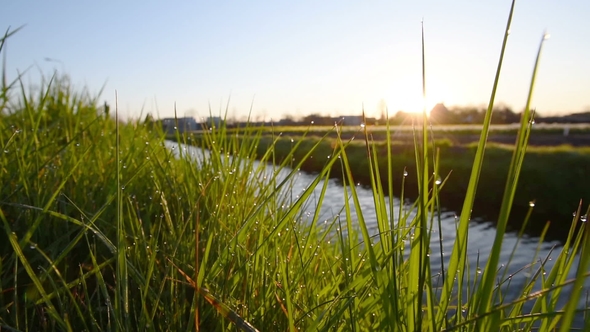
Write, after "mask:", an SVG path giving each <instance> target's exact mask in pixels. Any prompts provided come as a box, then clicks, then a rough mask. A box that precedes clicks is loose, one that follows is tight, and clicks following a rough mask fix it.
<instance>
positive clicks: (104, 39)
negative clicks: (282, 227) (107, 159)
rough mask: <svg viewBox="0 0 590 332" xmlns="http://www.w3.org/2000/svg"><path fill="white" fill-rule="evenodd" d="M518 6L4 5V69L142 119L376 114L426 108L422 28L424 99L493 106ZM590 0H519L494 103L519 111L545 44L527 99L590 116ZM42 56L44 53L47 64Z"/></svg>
mask: <svg viewBox="0 0 590 332" xmlns="http://www.w3.org/2000/svg"><path fill="white" fill-rule="evenodd" d="M510 4H511V1H510V0H493V1H492V0H489V1H485V2H484V1H472V0H471V1H467V0H461V1H434V0H432V1H426V0H420V1H377V0H376V1H347V0H346V1H207V2H204V1H188V0H178V1H160V0H158V1H156V0H144V1H114V0H102V1H92V2H90V1H79V0H76V1H74V0H69V1H25V0H8V1H3V3H2V6H1V8H0V23H1V24H0V28H2V29H3V30H5V29H6V28H8V27H9V26H10V27H12V28H17V27H19V26H22V25H25V27H24V28H23V29H22V30H21V31H20V32H18V33H17V34H16V35H14V36H13V37H12V38H11V39H10V40H9V41H8V45H7V49H6V51H7V70H8V74H9V75H10V77H15V76H16V74H17V70H20V71H23V70H26V69H27V68H30V67H31V66H32V67H31V69H29V72H28V73H29V74H28V76H27V77H26V83H27V84H30V83H35V82H37V78H36V77H37V76H36V75H38V74H39V72H40V71H41V72H43V73H45V74H46V75H51V74H52V72H53V71H54V70H58V71H60V72H65V73H67V74H68V75H69V76H70V77H71V79H72V81H73V83H74V84H75V85H76V86H79V87H84V86H86V87H88V89H89V90H90V91H91V92H93V93H94V92H96V93H98V91H99V90H100V88H101V87H102V86H103V85H104V86H105V89H104V92H103V93H102V95H101V100H106V101H108V102H110V103H113V101H114V95H115V90H116V91H117V92H118V95H119V109H120V110H121V112H123V114H126V115H127V116H131V117H136V116H138V115H140V111H141V109H142V108H143V114H145V113H147V112H152V113H154V114H155V115H156V114H159V116H160V117H166V116H171V115H173V110H174V103H175V102H176V104H177V111H178V114H179V115H181V116H182V115H187V116H195V117H202V116H207V115H208V114H209V105H210V107H211V109H212V112H213V113H214V114H218V113H219V110H220V109H225V105H226V103H227V101H228V98H229V97H230V96H231V100H230V101H229V115H230V116H236V117H238V118H240V117H243V116H245V115H246V114H247V113H248V112H249V110H250V105H251V104H253V107H252V111H253V114H254V115H255V116H257V117H259V118H262V117H264V118H265V119H266V120H268V119H271V118H272V119H275V120H276V119H279V118H281V117H283V116H284V115H286V114H290V115H293V116H301V115H305V114H310V113H320V114H324V115H333V116H336V115H348V114H359V113H360V111H361V109H362V107H363V105H364V107H365V110H366V111H367V112H368V113H369V115H378V114H379V105H381V104H382V101H385V103H386V104H387V106H388V108H389V110H390V113H392V114H393V113H395V112H396V111H398V110H406V111H417V110H420V107H421V93H422V91H421V89H422V88H421V48H420V25H421V23H420V22H421V21H422V19H424V22H425V23H424V24H425V35H426V52H427V54H426V57H427V58H426V66H427V73H426V75H427V83H426V84H427V94H428V102H429V103H431V104H432V103H436V102H444V103H445V104H446V105H447V106H452V105H485V104H486V103H487V102H488V100H489V95H490V91H491V87H492V83H493V78H494V73H495V70H496V65H497V59H498V56H499V53H500V47H501V42H502V37H503V29H504V27H505V25H506V19H507V16H508V12H509V9H510ZM589 18H590V1H588V0H568V1H556V0H552V1H549V0H521V1H517V3H516V10H515V17H514V21H513V25H512V29H511V35H510V38H509V41H508V43H509V44H508V48H507V55H506V58H505V64H504V67H503V74H502V78H501V81H500V88H499V91H498V95H497V99H496V102H503V103H505V104H507V105H508V106H511V107H513V109H515V110H517V111H520V110H521V109H522V108H523V107H524V105H525V101H526V94H527V90H528V84H529V81H530V76H531V73H532V68H533V64H534V59H535V55H536V51H537V48H538V44H539V42H540V40H541V37H542V35H543V32H544V31H545V30H547V32H548V33H550V34H551V39H550V40H549V41H548V42H547V43H546V45H545V49H544V53H543V55H542V59H541V67H540V71H539V75H538V84H537V87H536V90H535V95H534V98H533V106H534V107H536V108H537V110H538V111H539V113H541V114H545V115H549V114H565V113H572V112H582V111H587V110H590V19H589ZM48 59H49V60H50V61H48Z"/></svg>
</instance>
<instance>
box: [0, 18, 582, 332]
mask: <svg viewBox="0 0 590 332" xmlns="http://www.w3.org/2000/svg"><path fill="white" fill-rule="evenodd" d="M508 29H509V26H508V27H507V30H508ZM506 35H507V34H506ZM498 72H499V69H498ZM496 83H497V80H496ZM2 91H3V92H2V99H1V101H2V104H1V105H2V112H1V113H0V114H1V115H0V116H1V117H2V118H1V121H0V130H1V135H0V144H1V145H2V148H3V153H2V154H1V157H0V161H1V163H2V165H3V168H2V173H1V174H0V177H1V183H2V189H1V190H2V192H1V196H0V197H2V198H1V201H0V219H1V222H2V223H1V228H2V232H0V258H1V264H0V287H1V289H0V310H1V311H0V312H2V313H3V314H2V315H1V316H0V326H1V327H2V328H6V329H14V330H29V331H37V330H75V331H78V330H92V331H100V330H150V331H162V330H171V331H179V330H203V331H210V330H217V331H224V330H235V329H236V328H238V329H241V330H246V331H252V330H255V328H258V329H260V330H292V331H293V330H297V329H301V330H312V331H313V330H320V331H333V330H343V331H348V330H392V331H398V330H399V331H420V330H424V331H441V330H486V331H495V330H506V331H512V330H518V329H523V330H531V329H539V330H543V331H546V330H551V329H554V328H556V327H560V328H561V329H562V330H569V329H570V328H571V325H572V322H573V321H574V318H575V317H576V315H577V316H578V317H581V315H582V314H583V313H584V309H580V307H579V301H578V299H579V296H580V291H581V289H582V286H583V282H584V280H585V277H586V270H587V264H588V260H589V257H590V252H589V250H590V247H588V246H589V243H590V242H589V241H588V239H587V237H588V232H590V231H589V230H588V228H587V224H586V223H581V228H582V230H583V231H581V232H578V233H574V232H573V231H572V232H571V233H570V236H569V237H568V239H567V241H565V243H564V246H563V249H562V250H560V251H559V252H555V253H554V255H553V263H554V265H553V266H554V268H552V269H549V268H547V267H546V266H547V265H546V264H547V262H548V260H549V257H541V258H538V259H537V258H536V257H532V258H531V263H534V264H533V266H534V267H535V268H536V270H535V271H534V273H532V274H531V276H530V277H528V278H527V280H526V282H525V286H524V287H523V288H522V289H520V290H519V294H518V296H516V297H513V296H510V297H508V296H507V294H506V293H505V292H506V290H505V289H506V288H505V286H506V284H505V283H507V282H508V283H509V281H498V280H508V278H503V277H501V273H499V270H498V264H499V262H498V256H499V253H500V251H501V250H502V237H503V235H504V232H505V230H506V222H507V219H508V215H509V214H510V207H511V206H512V203H513V197H514V190H515V189H516V186H517V183H518V175H519V174H520V171H521V166H522V157H523V156H524V149H525V148H526V137H527V135H528V133H529V129H528V128H530V126H529V119H530V118H529V114H528V113H526V114H525V116H524V117H523V124H522V128H521V129H520V131H519V135H520V136H519V137H521V138H522V139H519V140H518V144H517V146H516V148H515V150H514V154H513V156H514V158H513V161H512V162H511V164H510V166H509V170H508V172H507V178H508V180H507V181H506V183H507V185H506V189H505V193H504V194H503V197H504V200H503V202H502V204H501V207H500V222H499V223H498V231H497V238H496V243H495V245H494V247H493V248H491V250H490V252H489V253H486V254H487V255H488V256H489V259H488V263H487V265H486V266H479V267H478V268H479V269H480V270H481V271H483V272H482V274H481V275H480V274H479V273H475V274H472V273H471V271H473V269H472V268H473V267H470V266H469V262H468V260H467V259H466V256H467V247H466V243H467V237H468V223H469V219H470V211H471V209H472V208H473V203H474V200H475V188H476V187H477V182H478V180H479V177H480V173H479V170H480V169H481V165H482V162H483V160H484V157H483V153H484V151H485V149H484V148H485V142H486V140H485V134H487V132H486V130H487V129H486V125H485V124H484V135H483V136H482V139H481V141H480V143H479V146H478V148H477V151H476V153H475V156H474V160H475V162H474V164H473V170H474V171H473V173H472V174H471V175H470V181H469V182H468V186H467V188H466V198H465V200H464V205H463V209H462V213H461V215H460V221H459V223H458V225H457V232H456V234H454V236H455V237H456V241H455V245H454V247H453V248H447V249H446V251H447V252H449V255H450V256H449V260H448V262H449V263H448V266H444V267H442V268H440V269H437V268H434V267H433V266H435V265H434V264H436V266H438V264H439V263H438V262H437V258H436V257H432V258H431V257H430V254H429V250H428V245H429V244H430V242H431V239H430V236H431V234H432V231H433V230H434V229H436V227H437V224H438V223H439V222H440V220H439V219H438V218H437V217H436V216H437V213H436V212H437V211H438V210H439V208H440V202H439V201H440V198H441V197H442V196H441V195H439V191H440V190H441V188H442V189H443V190H444V186H446V182H444V178H442V180H443V181H442V182H439V181H437V180H438V177H439V174H442V173H440V172H439V169H438V165H439V160H441V158H439V157H438V156H437V155H433V153H434V150H433V149H429V148H428V145H429V139H428V135H427V134H428V132H427V127H426V121H424V122H423V125H424V127H423V129H422V132H421V134H420V135H418V136H417V138H416V144H415V148H416V149H415V154H414V157H415V160H416V165H417V166H416V169H415V176H416V178H417V181H416V186H417V187H418V198H417V200H416V201H415V203H414V209H413V210H412V213H404V212H403V211H402V212H399V210H398V212H396V210H395V209H394V204H393V197H391V196H389V197H387V196H385V195H384V190H385V189H384V185H383V184H382V183H381V182H380V181H379V180H378V179H381V172H386V173H387V176H386V178H387V179H388V181H387V182H386V183H385V186H387V187H390V188H389V189H388V190H390V192H391V186H392V185H393V178H394V176H393V174H392V167H391V162H392V160H393V159H394V156H393V155H392V154H391V151H392V149H391V146H390V145H391V141H389V140H388V141H387V142H386V144H387V145H388V148H387V150H386V151H387V152H386V154H385V156H383V155H381V154H379V153H378V150H377V149H378V147H377V146H376V145H375V144H372V142H371V141H370V140H369V139H368V138H367V140H366V141H365V149H366V154H365V157H364V158H365V160H366V162H367V163H368V165H369V167H368V169H369V174H370V183H371V188H372V192H373V196H374V209H375V211H376V212H377V223H378V226H379V232H378V234H376V235H372V234H369V233H368V231H367V226H366V222H365V219H364V217H363V213H362V209H361V207H360V203H359V196H358V194H357V193H356V187H355V186H354V184H355V183H356V181H355V178H354V176H353V174H352V171H351V164H350V160H351V157H352V156H350V155H349V154H348V152H347V149H346V147H347V145H348V144H349V143H348V142H347V141H345V140H342V139H337V140H336V141H335V144H334V146H333V147H332V150H331V152H330V158H329V161H328V162H327V163H325V167H323V168H322V169H321V171H320V172H319V173H318V174H317V177H316V180H315V181H314V182H312V183H311V184H310V185H309V186H308V189H307V190H305V191H304V192H302V193H299V195H298V196H295V197H293V196H292V195H291V192H290V191H289V188H290V186H291V183H292V182H291V181H292V180H293V175H294V174H295V173H296V169H298V168H300V167H301V166H302V165H303V163H304V162H305V161H306V160H308V158H310V157H311V154H312V153H313V152H314V150H315V149H317V148H318V145H317V144H315V145H314V146H312V147H311V148H310V149H305V151H306V154H305V155H304V156H302V157H301V158H300V159H297V160H296V161H295V162H294V163H293V161H292V158H288V156H287V157H286V158H283V159H282V160H283V161H282V162H281V161H280V160H279V159H277V157H276V155H275V154H274V151H275V149H273V146H272V145H271V147H270V148H269V149H266V152H265V154H264V155H263V156H262V157H261V158H260V159H261V160H262V161H263V162H262V163H258V162H255V156H256V154H257V151H256V149H257V146H258V145H259V144H260V138H261V136H262V133H261V132H260V131H254V132H251V131H249V130H245V131H244V132H247V133H248V135H250V136H249V137H250V138H251V141H250V142H251V143H249V144H243V141H242V142H241V141H239V139H240V136H241V134H242V132H239V131H238V132H234V133H232V134H229V135H228V132H227V131H226V129H225V128H223V127H222V128H212V130H211V132H210V133H209V134H207V135H205V137H204V142H203V145H202V146H203V148H202V149H200V150H196V151H195V150H191V149H189V148H187V147H186V145H174V144H172V145H170V144H167V143H166V142H165V140H164V135H163V133H162V132H161V131H160V129H159V128H151V127H150V126H149V124H146V123H143V122H142V121H136V122H129V123H122V122H118V121H116V120H114V119H113V114H112V113H114V110H110V113H109V111H108V110H107V109H106V108H103V109H101V108H98V107H97V106H96V105H97V100H96V99H95V98H93V97H91V96H89V94H88V93H87V92H85V91H82V92H76V91H75V90H73V89H72V88H71V87H70V86H69V84H68V81H67V80H66V79H64V78H60V77H54V78H52V79H51V80H49V81H48V82H45V84H43V85H42V87H41V89H40V90H39V91H37V92H36V93H35V92H34V93H28V92H27V90H26V89H25V88H23V87H20V86H19V81H15V82H13V84H11V83H6V82H4V83H3V86H2ZM492 104H493V94H492V99H491V102H490V110H491V109H492V106H493V105H492ZM488 120H489V119H488ZM488 124H489V123H488ZM366 137H368V136H366ZM176 140H177V141H179V142H184V143H190V140H189V138H188V137H183V136H181V135H180V134H178V135H177V136H176ZM293 143H294V147H293V149H291V150H290V151H300V149H302V148H303V147H302V142H293ZM317 143H318V144H319V142H317ZM274 144H276V142H275V143H274ZM381 158H385V159H386V160H387V162H388V165H389V167H388V168H387V169H385V170H381V169H380V167H379V166H378V165H379V160H380V159H381ZM337 163H339V164H340V167H341V168H340V171H341V172H342V179H343V184H344V186H343V187H342V190H343V191H344V192H345V195H346V197H350V200H345V201H344V202H343V204H344V206H343V209H342V212H341V213H340V214H339V215H336V216H334V218H333V219H331V220H328V221H327V222H325V223H323V222H320V220H319V209H313V206H308V204H312V203H309V202H310V201H308V198H309V197H310V196H311V195H312V193H313V190H314V189H316V187H318V188H317V189H319V192H320V194H319V195H318V199H317V203H316V204H318V205H319V204H321V202H322V200H323V198H324V194H325V190H326V188H327V187H326V186H327V185H328V181H324V182H321V180H322V179H327V178H329V177H330V172H331V169H332V166H333V165H334V164H337ZM288 165H289V166H293V168H292V169H291V168H287V167H286V166H288ZM280 171H283V172H280ZM285 172H286V173H287V174H285ZM433 172H434V176H433ZM353 207H354V210H356V213H353V212H352V211H353ZM310 208H311V210H312V211H315V214H314V213H311V214H308V213H306V212H305V211H308V210H310ZM582 214H583V212H582V211H581V210H580V209H579V210H578V213H577V215H576V218H574V219H575V221H576V222H580V219H582V218H580V216H581V215H582ZM515 249H516V248H515ZM431 260H432V262H431ZM431 263H433V264H432V265H431ZM570 272H572V273H574V274H575V275H576V278H575V279H572V280H567V276H568V275H569V274H570ZM567 287H571V289H570V290H572V291H567V292H566V290H567ZM514 291H515V290H514V289H511V290H510V292H512V293H513V292H514ZM511 295H513V294H511ZM508 298H515V300H507V299H508ZM564 299H565V300H566V301H564ZM567 299H570V301H569V302H568V301H567ZM564 302H567V305H566V306H565V307H563V306H562V305H560V303H564ZM582 320H583V319H577V322H578V323H580V322H581V321H582ZM581 323H582V324H583V322H581Z"/></svg>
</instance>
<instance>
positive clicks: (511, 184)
mask: <svg viewBox="0 0 590 332" xmlns="http://www.w3.org/2000/svg"><path fill="white" fill-rule="evenodd" d="M547 38H548V35H547V34H544V35H543V38H542V39H541V43H540V45H539V50H538V51H537V57H536V61H535V65H534V67H533V74H532V77H531V82H530V87H529V93H528V97H527V102H526V106H525V109H524V112H523V113H522V117H521V123H520V129H519V131H518V136H517V141H516V147H515V149H514V152H513V155H512V161H511V163H510V169H509V171H508V179H507V180H506V187H505V190H504V194H503V199H502V205H501V208H500V215H499V217H498V223H497V225H496V237H495V238H494V243H493V245H492V250H491V252H490V257H489V259H488V262H487V264H486V267H485V269H484V272H483V278H482V282H481V284H480V288H479V290H478V294H479V296H478V297H477V300H476V302H475V305H476V308H477V314H478V315H482V314H483V313H485V312H487V311H489V310H491V308H492V301H491V299H492V294H493V289H494V287H495V282H496V281H495V279H496V274H497V270H496V269H497V266H498V263H499V260H500V254H501V249H502V242H503V240H504V234H505V233H506V225H507V224H508V219H509V217H510V210H511V208H512V204H513V201H514V196H515V193H516V187H517V184H518V178H519V176H520V170H521V168H522V163H523V161H524V156H525V153H526V148H527V145H528V136H529V133H530V130H531V126H532V122H533V121H532V114H531V108H530V106H531V101H532V96H533V90H534V86H535V79H536V77H537V72H538V68H539V60H540V57H541V51H542V49H543V44H544V43H545V41H546V40H547ZM490 323H491V322H490V321H489V320H485V319H484V320H483V321H482V325H481V326H482V327H483V328H484V329H485V328H486V326H489V325H488V324H490Z"/></svg>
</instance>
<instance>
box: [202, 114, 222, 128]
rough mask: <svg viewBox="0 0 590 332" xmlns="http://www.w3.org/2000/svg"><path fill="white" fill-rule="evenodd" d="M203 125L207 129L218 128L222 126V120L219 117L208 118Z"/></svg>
mask: <svg viewBox="0 0 590 332" xmlns="http://www.w3.org/2000/svg"><path fill="white" fill-rule="evenodd" d="M205 124H206V125H207V126H209V127H215V128H219V127H220V126H221V124H223V119H222V118H221V117H220V116H210V117H208V118H207V121H206V122H205Z"/></svg>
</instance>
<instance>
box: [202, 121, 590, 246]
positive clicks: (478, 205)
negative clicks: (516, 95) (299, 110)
mask: <svg viewBox="0 0 590 332" xmlns="http://www.w3.org/2000/svg"><path fill="white" fill-rule="evenodd" d="M282 129H286V128H282ZM269 130H270V129H268V128H266V129H263V130H262V138H261V140H260V142H259V144H258V145H257V149H256V158H259V159H260V158H262V157H263V156H265V155H266V154H267V153H268V149H270V148H272V152H273V157H274V158H276V161H277V162H278V163H282V162H283V161H284V159H285V158H287V157H288V158H292V160H291V161H289V162H288V163H287V164H288V165H296V164H297V163H298V161H300V160H302V159H303V158H304V157H305V155H306V154H307V153H308V152H309V151H313V152H312V153H311V155H310V156H309V157H308V158H306V159H305V161H303V164H301V166H300V169H301V170H303V171H305V172H309V173H319V172H320V171H322V169H323V168H324V167H326V165H327V163H328V161H329V159H328V157H329V156H332V155H333V154H334V149H335V147H336V145H337V140H336V139H335V138H332V136H335V135H336V133H335V132H333V133H328V132H322V131H313V134H312V135H308V134H309V132H304V131H297V130H291V131H287V133H290V135H289V134H284V133H283V132H281V134H280V136H279V135H278V134H277V136H276V137H272V136H271V135H270V132H269ZM471 130H473V129H470V128H465V131H464V132H460V131H461V128H454V131H455V132H457V131H459V132H460V133H459V134H454V135H453V131H450V130H445V131H444V132H445V136H444V138H442V139H440V140H435V145H436V147H437V149H438V150H439V151H440V159H439V163H438V167H439V168H438V172H439V176H440V178H441V179H445V178H447V176H448V181H446V182H445V184H444V187H443V188H442V190H441V193H440V199H441V205H442V206H443V207H444V208H445V209H447V210H451V211H460V209H461V207H462V204H463V200H464V199H465V193H466V188H467V184H468V181H469V176H470V172H471V167H472V164H473V160H474V157H475V151H476V145H475V144H465V145H457V144H453V143H452V142H454V141H457V140H463V141H465V142H468V139H469V138H470V137H472V136H473V135H474V134H473V133H471V132H470V131H471ZM392 131H395V129H392ZM557 132H558V130H557V129H553V130H551V131H550V132H547V133H545V137H546V138H542V137H543V136H542V135H541V133H540V132H537V133H535V134H536V135H534V136H535V137H536V138H535V140H536V141H537V142H542V141H545V140H552V139H554V138H555V137H558V136H559V134H558V133H557ZM293 133H298V135H293ZM321 134H323V136H325V137H323V138H322V137H320V135H321ZM579 134H583V133H582V132H580V133H579ZM228 135H233V133H232V132H231V131H230V132H228ZM383 135H384V134H383V133H380V134H378V135H373V139H375V138H374V137H375V136H377V137H381V136H383ZM408 135H411V134H408ZM496 135H498V134H497V133H496ZM501 135H502V136H503V137H505V138H506V140H512V141H514V140H515V138H516V133H514V132H512V133H510V132H504V133H502V134H501ZM238 136H239V135H238ZM343 136H344V137H348V139H349V140H350V139H351V138H353V137H354V138H355V139H354V140H352V143H351V144H349V145H348V146H347V148H346V151H347V154H348V161H349V163H350V169H351V171H352V174H353V177H354V181H355V182H356V183H360V184H362V185H366V186H369V185H370V184H371V179H370V170H369V163H368V161H367V148H366V144H365V141H364V137H362V133H358V132H357V133H350V132H349V133H347V134H344V135H343ZM392 136H393V137H394V138H393V139H395V140H394V141H393V144H392V149H391V153H392V155H393V158H392V160H391V165H392V173H393V176H394V178H393V193H392V194H393V195H395V196H397V197H400V195H401V194H402V189H403V191H404V197H405V198H406V199H407V200H408V201H413V200H414V199H416V197H418V183H417V177H416V156H415V149H414V145H413V143H409V142H408V140H409V139H406V140H397V137H396V136H395V135H392ZM436 136H438V137H440V136H442V134H441V131H439V132H437V133H436ZM493 136H494V134H492V137H493ZM532 136H533V135H532ZM199 137H202V136H199V135H197V136H193V138H192V140H191V141H192V142H193V143H194V144H197V145H198V144H200V143H199V142H200V141H201V140H200V138H199ZM297 143H300V145H299V146H298V147H297V149H293V148H294V147H295V146H296V144H297ZM374 144H375V146H376V151H377V154H378V156H382V157H381V158H379V170H380V174H381V175H382V179H381V181H382V184H383V188H384V190H385V194H390V193H389V192H388V186H387V185H386V183H387V181H388V179H387V178H386V177H387V174H388V171H387V168H388V165H387V163H388V161H387V158H385V157H383V156H386V155H387V146H386V144H385V141H378V140H376V139H375V141H374ZM512 151H513V148H512V147H511V146H509V145H505V144H495V143H489V144H488V147H487V150H486V157H485V159H484V164H483V167H482V171H481V172H482V174H481V177H480V180H479V185H478V188H479V189H478V191H477V196H476V200H475V206H474V208H473V217H474V218H475V219H476V220H482V221H492V222H494V221H495V220H496V218H497V217H498V213H499V210H500V204H501V200H502V195H503V191H504V187H505V183H506V178H507V174H508V168H509V165H510V160H511V158H512ZM589 164H590V147H572V146H567V145H561V146H540V145H537V146H530V147H529V148H528V151H527V154H526V157H525V159H524V163H523V166H522V172H521V174H520V180H519V185H518V187H517V191H516V197H515V199H514V203H513V206H512V214H511V218H510V222H509V230H512V231H519V230H521V228H522V226H523V223H524V221H525V219H526V216H527V213H528V212H529V210H532V212H531V214H530V218H529V222H528V223H527V225H526V227H525V228H524V231H525V234H528V235H530V236H539V235H541V233H542V232H543V229H544V228H545V225H546V223H547V222H550V226H549V227H550V228H549V232H548V233H547V239H548V240H558V241H564V240H565V239H566V238H567V236H568V232H569V227H570V225H571V223H572V220H573V216H572V213H573V212H574V211H576V209H577V208H578V204H579V202H580V200H582V201H583V202H590V192H589V191H588V189H587V185H586V181H585V179H588V178H590V167H587V165H589ZM404 172H405V173H404ZM404 174H407V175H406V176H404ZM330 176H331V177H333V178H338V179H342V176H343V173H342V167H341V164H340V163H334V164H333V165H332V167H331V172H330ZM402 180H403V183H404V186H403V188H402ZM531 203H534V207H533V208H532V209H531Z"/></svg>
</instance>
